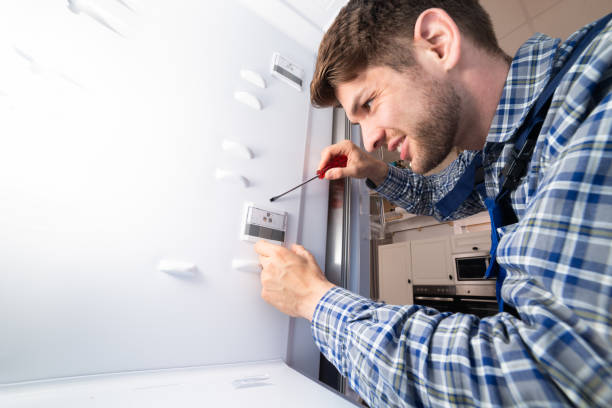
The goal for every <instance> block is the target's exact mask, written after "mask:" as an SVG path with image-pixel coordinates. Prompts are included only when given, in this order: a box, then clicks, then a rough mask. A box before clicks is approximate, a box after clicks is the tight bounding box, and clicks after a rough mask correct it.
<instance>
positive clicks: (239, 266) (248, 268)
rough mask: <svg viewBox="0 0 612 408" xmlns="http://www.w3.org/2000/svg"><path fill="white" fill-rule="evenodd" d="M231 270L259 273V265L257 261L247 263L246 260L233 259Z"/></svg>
mask: <svg viewBox="0 0 612 408" xmlns="http://www.w3.org/2000/svg"><path fill="white" fill-rule="evenodd" d="M232 269H234V270H237V271H240V272H252V273H259V272H261V264H260V263H259V262H257V261H249V260H246V259H234V260H232Z"/></svg>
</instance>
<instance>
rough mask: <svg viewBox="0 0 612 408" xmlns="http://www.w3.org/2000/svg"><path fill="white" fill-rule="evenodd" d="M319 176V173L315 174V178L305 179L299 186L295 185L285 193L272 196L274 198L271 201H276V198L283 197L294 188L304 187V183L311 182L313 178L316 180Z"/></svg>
mask: <svg viewBox="0 0 612 408" xmlns="http://www.w3.org/2000/svg"><path fill="white" fill-rule="evenodd" d="M318 177H319V176H318V175H316V176H314V177H313V178H311V179H309V180H306V181H305V182H303V183H302V184H300V185H298V186H295V187H293V188H292V189H291V190H287V191H285V192H284V193H283V194H279V195H277V196H275V197H272V198H271V199H270V201H274V200H276V199H277V198H281V197H282V196H284V195H285V194H287V193H290V192H292V191H293V190H295V189H298V188H300V187H302V186H303V185H304V184H306V183H309V182H311V181H312V180H314V179H316V178H318Z"/></svg>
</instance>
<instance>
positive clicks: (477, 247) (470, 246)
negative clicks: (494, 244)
mask: <svg viewBox="0 0 612 408" xmlns="http://www.w3.org/2000/svg"><path fill="white" fill-rule="evenodd" d="M451 243H452V252H453V254H465V253H470V252H474V253H475V252H489V250H490V249H491V231H479V232H469V233H466V234H459V235H455V236H453V238H452V240H451Z"/></svg>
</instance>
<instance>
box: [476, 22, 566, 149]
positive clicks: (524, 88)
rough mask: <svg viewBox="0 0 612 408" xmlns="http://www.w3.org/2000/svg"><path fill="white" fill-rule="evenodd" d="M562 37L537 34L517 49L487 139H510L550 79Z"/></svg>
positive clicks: (499, 140) (495, 140)
mask: <svg viewBox="0 0 612 408" xmlns="http://www.w3.org/2000/svg"><path fill="white" fill-rule="evenodd" d="M559 42H560V41H559V40H557V39H554V38H550V37H548V36H546V35H544V34H536V35H534V36H533V37H531V38H530V39H529V40H528V41H527V42H526V43H525V44H523V45H522V46H521V47H520V48H519V50H518V51H517V53H516V55H515V57H514V59H513V60H512V63H511V64H510V71H509V73H508V77H507V78H506V83H505V84H504V89H503V92H502V96H501V99H500V101H499V104H498V105H497V110H496V111H495V116H493V121H492V122H491V128H490V129H489V134H488V136H487V142H491V143H503V142H506V141H508V140H509V139H510V138H511V137H512V135H514V133H515V132H516V130H517V129H518V127H519V126H520V125H521V124H522V123H523V121H524V120H525V116H527V113H528V112H529V109H530V108H531V105H533V103H534V102H535V101H536V99H537V98H538V96H539V95H540V93H541V92H542V90H543V89H544V86H545V85H546V83H547V82H548V80H549V78H550V75H551V71H552V68H553V61H554V58H555V54H556V51H557V47H558V45H559Z"/></svg>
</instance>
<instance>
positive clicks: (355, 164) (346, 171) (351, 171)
mask: <svg viewBox="0 0 612 408" xmlns="http://www.w3.org/2000/svg"><path fill="white" fill-rule="evenodd" d="M341 154H343V155H345V156H346V157H347V159H348V160H347V163H346V167H337V168H333V169H331V170H328V171H327V172H326V173H325V178H326V179H328V180H336V179H339V178H343V177H356V178H365V177H367V178H369V179H370V180H372V181H373V182H374V184H376V185H379V184H381V183H382V182H383V181H385V177H387V172H388V171H389V167H388V166H387V164H386V163H385V162H383V161H381V160H377V159H375V158H373V157H372V156H370V155H369V154H367V153H366V152H364V151H363V150H361V149H360V148H359V147H357V146H356V145H355V144H354V143H353V142H350V141H348V140H343V141H342V142H340V143H336V144H333V145H331V146H328V147H326V148H325V149H323V152H321V162H320V163H319V169H322V168H323V167H325V165H327V163H328V162H329V161H330V160H331V159H332V158H333V157H335V156H338V155H341Z"/></svg>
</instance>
